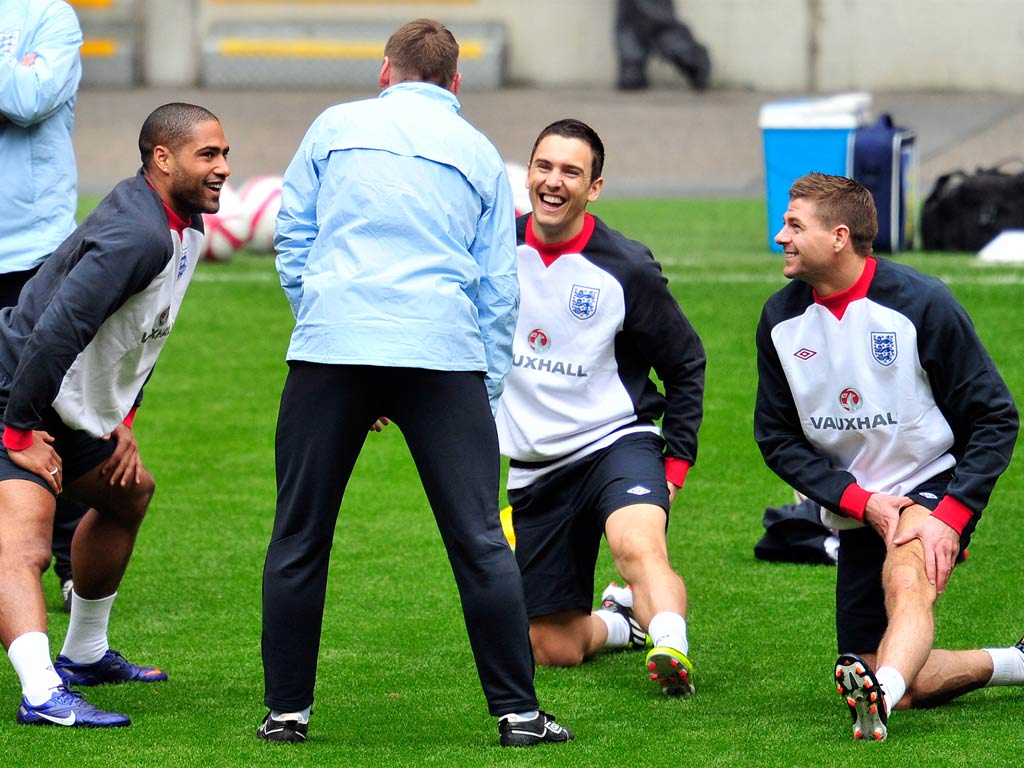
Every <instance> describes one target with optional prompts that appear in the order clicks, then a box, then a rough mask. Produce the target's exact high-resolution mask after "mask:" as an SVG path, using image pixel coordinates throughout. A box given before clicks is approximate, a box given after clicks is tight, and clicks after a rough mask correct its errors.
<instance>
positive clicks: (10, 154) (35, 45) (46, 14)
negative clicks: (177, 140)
mask: <svg viewBox="0 0 1024 768" xmlns="http://www.w3.org/2000/svg"><path fill="white" fill-rule="evenodd" d="M81 47H82V30H81V28H80V27H79V24H78V18H77V17H76V16H75V12H74V11H73V10H72V9H71V6H69V5H68V4H67V3H65V2H63V0H9V2H5V3H3V5H2V6H0V177H2V178H3V179H5V180H9V181H8V183H4V184H3V185H0V207H2V209H3V211H4V215H3V217H0V308H3V307H11V306H14V305H15V304H17V303H18V294H20V293H21V289H22V286H24V285H25V283H26V282H27V281H28V279H29V278H30V277H32V275H34V274H35V273H36V271H37V270H38V269H39V265H40V264H42V262H43V260H44V259H45V258H46V257H47V256H49V255H50V254H51V253H52V252H53V251H54V249H55V248H56V247H57V246H58V245H60V244H61V243H62V242H63V241H64V238H66V237H67V236H68V235H70V234H71V232H72V231H73V230H74V228H75V209H76V207H77V205H78V184H77V178H78V173H77V169H76V168H75V152H74V148H73V146H72V143H71V129H72V125H73V124H74V120H75V100H76V95H77V93H78V84H79V81H80V80H81V77H82V65H81V56H80V54H79V49H80V48H81ZM14 180H17V181H14ZM86 511H87V508H86V507H83V506H82V505H81V504H76V503H75V502H73V501H70V500H68V499H58V501H57V512H56V515H55V518H54V525H53V537H52V545H53V556H54V559H55V562H54V566H53V569H54V571H55V572H56V574H57V578H58V579H59V581H60V587H61V596H62V598H63V600H64V610H66V611H70V610H71V590H72V587H73V582H72V578H71V539H72V537H73V536H74V533H75V528H76V527H77V526H78V523H79V521H80V520H81V519H82V516H83V515H84V514H85V513H86Z"/></svg>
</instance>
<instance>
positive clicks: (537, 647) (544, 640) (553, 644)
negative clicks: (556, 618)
mask: <svg viewBox="0 0 1024 768" xmlns="http://www.w3.org/2000/svg"><path fill="white" fill-rule="evenodd" d="M530 644H531V645H532V646H533V657H534V660H535V661H536V662H537V664H538V665H540V666H542V667H578V666H579V665H580V664H582V663H583V660H584V659H585V658H586V654H585V648H584V647H583V643H582V641H581V638H579V637H578V636H577V634H576V633H574V632H571V631H566V630H565V629H563V628H561V627H559V626H551V625H548V624H545V623H531V624H530Z"/></svg>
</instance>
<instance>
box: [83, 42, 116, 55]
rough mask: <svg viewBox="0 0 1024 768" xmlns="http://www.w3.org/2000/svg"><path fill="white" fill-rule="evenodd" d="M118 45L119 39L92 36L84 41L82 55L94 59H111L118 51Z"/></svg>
mask: <svg viewBox="0 0 1024 768" xmlns="http://www.w3.org/2000/svg"><path fill="white" fill-rule="evenodd" d="M117 47H118V44H117V40H115V39H113V38H108V37H102V38H90V39H87V40H86V41H85V42H83V43H82V55H83V56H88V57H91V58H94V59H109V58H110V57H111V56H113V55H115V54H116V53H117Z"/></svg>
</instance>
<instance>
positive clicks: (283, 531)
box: [257, 19, 571, 746]
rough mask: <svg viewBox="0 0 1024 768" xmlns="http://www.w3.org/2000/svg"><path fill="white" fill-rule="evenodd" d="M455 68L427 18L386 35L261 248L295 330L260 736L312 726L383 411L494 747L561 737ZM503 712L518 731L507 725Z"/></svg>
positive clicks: (506, 262) (506, 199)
mask: <svg viewBox="0 0 1024 768" xmlns="http://www.w3.org/2000/svg"><path fill="white" fill-rule="evenodd" d="M457 63H458V44H457V43H456V41H455V38H454V37H453V36H452V34H451V32H449V31H448V30H447V29H445V28H444V27H443V26H442V25H441V24H438V23H437V22H434V21H430V20H428V19H420V20H418V21H414V22H410V23H409V24H406V25H404V26H403V27H401V28H400V29H398V30H397V31H396V32H395V33H394V34H393V35H392V36H391V38H390V39H389V40H388V43H387V46H386V47H385V56H384V62H383V65H382V68H381V74H380V86H381V88H382V93H381V94H380V96H379V97H378V98H375V99H370V100H366V101H359V102H354V103H350V104H343V105H340V106H336V107H333V108H331V109H328V110H327V111H326V112H324V113H323V114H322V115H321V116H320V117H319V118H318V119H317V120H316V121H315V122H314V123H313V125H312V126H311V127H310V129H309V131H308V132H307V134H306V136H305V138H304V139H303V141H302V144H301V145H300V146H299V149H298V152H297V153H296V155H295V158H294V159H293V160H292V162H291V164H290V165H289V167H288V170H287V171H286V173H285V176H284V184H283V190H282V196H281V211H280V214H279V216H278V220H277V234H276V239H275V245H276V248H277V252H278V258H277V267H278V271H279V272H280V275H281V284H282V286H283V287H284V290H285V294H286V295H287V297H288V301H289V303H290V304H291V307H292V311H293V312H294V314H295V330H294V333H293V334H292V339H291V344H290V346H289V349H288V365H289V373H288V379H287V382H286V383H285V387H284V392H283V393H282V395H281V410H280V414H279V417H278V424H277V437H276V457H277V483H278V496H277V513H276V516H275V520H274V530H273V534H272V536H271V541H270V546H269V547H268V550H267V559H266V566H265V569H264V575H263V666H264V674H265V682H266V696H265V702H266V704H267V706H268V707H269V708H270V710H271V711H270V712H269V713H268V714H267V716H266V717H265V718H264V720H263V723H262V724H261V725H260V727H259V729H258V731H257V734H258V735H259V736H260V737H261V738H264V739H268V740H271V741H291V742H297V741H304V740H305V738H306V734H307V729H308V718H309V712H310V706H311V705H312V703H313V688H314V683H315V676H316V664H317V654H318V652H319V643H320V627H321V623H322V619H323V610H324V593H325V590H326V583H327V567H328V561H329V556H330V550H331V544H332V541H333V537H334V523H335V520H336V519H337V516H338V509H339V505H340V504H341V500H342V496H343V495H344V492H345V487H346V485H347V483H348V479H349V476H350V475H351V473H352V468H353V466H354V464H355V462H356V458H357V457H358V455H359V451H360V449H361V447H362V444H363V441H364V440H365V439H366V434H367V432H368V431H370V430H371V429H374V428H375V427H376V428H377V429H379V428H380V426H381V424H380V423H378V422H377V420H378V418H380V417H385V416H386V417H389V418H390V419H391V420H392V421H394V422H395V424H397V425H398V427H399V428H400V429H401V430H402V433H403V435H404V436H405V438H406V442H407V443H408V445H409V449H410V451H411V452H412V455H413V458H414V459H415V462H416V467H417V469H418V471H419V474H420V478H421V480H422V481H423V486H424V489H425V491H426V493H427V498H428V500H429V502H430V505H431V507H432V509H433V511H434V516H435V518H436V520H437V524H438V527H439V529H440V531H441V537H442V539H443V541H444V543H445V546H446V547H447V549H448V556H449V560H450V561H451V565H452V569H453V571H454V573H455V579H456V583H457V585H458V588H459V592H460V596H461V598H462V605H463V611H464V613H465V619H466V625H467V628H468V630H469V637H470V643H471V645H472V648H473V652H474V655H475V657H476V664H477V671H478V673H479V676H480V681H481V684H482V686H483V689H484V694H485V696H486V698H487V702H488V706H489V709H490V712H491V714H492V715H495V716H498V717H500V718H502V720H501V721H500V723H499V732H500V740H501V743H502V744H504V745H508V746H520V745H526V744H535V743H540V742H542V741H566V740H568V739H569V738H571V734H570V732H569V731H568V730H567V729H564V728H562V727H561V726H559V725H558V724H557V723H555V722H554V720H553V719H552V718H550V716H548V715H545V714H543V713H540V712H539V711H538V703H537V698H536V694H535V692H534V688H533V656H532V653H531V651H530V641H529V632H528V624H527V620H526V611H525V608H524V603H523V593H522V585H521V582H520V578H519V570H518V568H517V566H516V563H515V560H514V558H513V556H512V553H511V551H510V550H509V548H508V544H507V543H506V542H505V540H504V536H503V534H502V530H501V523H500V520H499V516H498V508H497V501H498V475H499V458H498V445H497V437H496V432H495V426H494V421H493V416H492V412H493V409H494V408H495V407H496V400H497V398H498V396H499V395H500V393H501V388H502V379H503V378H504V376H505V374H506V373H507V372H508V371H509V369H510V366H511V344H512V333H513V330H514V328H515V323H516V316H517V313H518V306H519V286H518V282H517V279H516V274H515V229H514V210H513V202H512V191H511V189H510V187H509V183H508V179H507V177H506V175H505V166H504V163H503V161H502V159H501V157H500V156H499V154H498V152H497V150H496V149H495V148H494V146H493V145H491V143H490V142H489V141H487V139H486V138H485V137H484V136H483V135H482V134H481V133H480V132H478V131H477V130H476V129H475V128H473V127H472V126H471V125H470V124H469V123H467V122H466V121H465V120H463V119H462V118H461V117H459V115H458V110H459V101H458V99H457V98H456V93H457V92H458V87H459V83H460V75H459V74H458V73H457V72H456V66H457ZM407 684H408V685H410V686H412V687H416V686H417V685H418V683H417V681H415V680H410V681H408V683H407ZM515 718H519V719H521V720H522V721H523V722H526V723H528V725H526V726H520V725H518V721H516V722H517V725H516V727H515V728H513V727H512V725H511V723H512V721H513V719H515ZM524 729H525V730H524ZM530 729H532V730H530Z"/></svg>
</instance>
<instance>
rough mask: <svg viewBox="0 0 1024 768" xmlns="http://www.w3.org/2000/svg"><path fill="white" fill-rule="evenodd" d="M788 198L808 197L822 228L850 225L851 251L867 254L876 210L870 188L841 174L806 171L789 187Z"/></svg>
mask: <svg viewBox="0 0 1024 768" xmlns="http://www.w3.org/2000/svg"><path fill="white" fill-rule="evenodd" d="M789 199H790V200H797V199H802V200H810V201H811V202H813V203H814V210H815V213H816V214H817V217H818V221H820V222H821V225H822V226H823V227H825V228H826V229H832V228H833V227H836V226H839V225H840V224H845V225H846V226H847V227H849V228H850V241H851V242H852V243H853V250H854V251H855V252H856V253H857V254H859V255H860V256H867V255H868V254H870V253H871V245H872V243H873V242H874V241H875V235H877V234H878V213H877V211H876V210H875V199H874V198H873V197H872V196H871V191H870V190H869V189H868V188H867V187H865V186H864V185H863V184H860V183H859V182H856V181H854V180H853V179H848V178H846V177H845V176H830V175H828V174H826V173H817V172H814V173H808V174H807V175H806V176H801V177H800V178H799V179H797V180H796V181H794V182H793V186H791V187H790V188H789Z"/></svg>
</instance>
